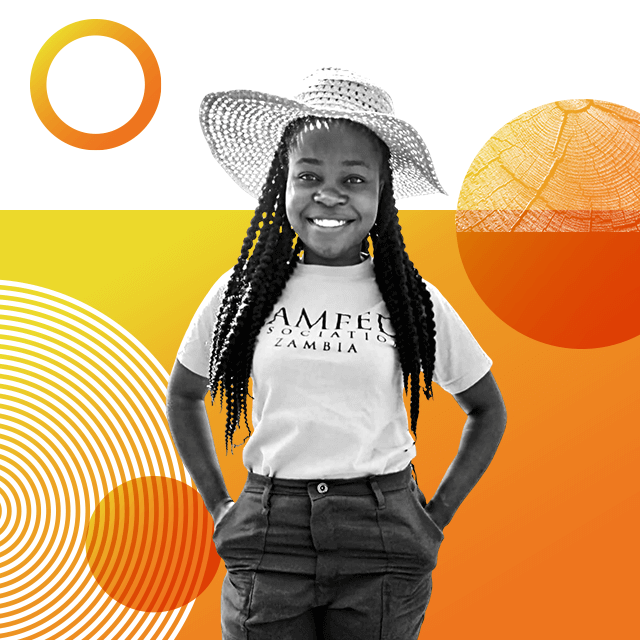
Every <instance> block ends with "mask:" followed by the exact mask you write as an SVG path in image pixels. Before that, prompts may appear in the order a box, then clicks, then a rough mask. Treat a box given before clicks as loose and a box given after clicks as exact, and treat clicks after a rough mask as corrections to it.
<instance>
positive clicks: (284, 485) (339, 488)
mask: <svg viewBox="0 0 640 640" xmlns="http://www.w3.org/2000/svg"><path fill="white" fill-rule="evenodd" d="M410 480H411V466H408V467H406V468H405V469H403V470H402V471H397V472H395V473H387V474H382V475H378V476H366V477H362V478H347V479H336V480H322V479H317V480H292V479H288V478H272V477H269V476H263V475H260V474H258V473H253V472H251V471H249V474H248V476H247V484H246V485H245V491H248V492H249V493H262V506H263V508H264V510H265V511H266V510H268V509H269V497H270V496H271V495H307V494H308V495H309V497H310V498H311V499H312V500H314V499H319V498H323V497H328V496H332V495H334V496H335V495H338V496H362V495H370V494H372V495H373V496H375V498H376V502H377V503H378V507H379V508H384V504H385V500H384V494H385V493H387V492H389V491H398V490H400V489H404V488H405V487H406V486H407V485H408V483H409V481H410Z"/></svg>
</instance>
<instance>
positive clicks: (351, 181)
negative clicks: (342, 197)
mask: <svg viewBox="0 0 640 640" xmlns="http://www.w3.org/2000/svg"><path fill="white" fill-rule="evenodd" d="M345 182H346V183H348V184H363V183H364V182H365V179H364V178H363V177H361V176H349V177H348V178H347V179H346V180H345Z"/></svg>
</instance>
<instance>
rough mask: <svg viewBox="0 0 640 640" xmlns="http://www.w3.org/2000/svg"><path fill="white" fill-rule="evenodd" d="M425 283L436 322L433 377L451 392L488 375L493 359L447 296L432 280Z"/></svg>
mask: <svg viewBox="0 0 640 640" xmlns="http://www.w3.org/2000/svg"><path fill="white" fill-rule="evenodd" d="M425 284H426V285H427V288H428V290H429V293H430V294H431V300H432V302H433V310H434V314H435V322H436V365H435V370H434V372H433V381H434V382H436V383H437V384H438V385H440V386H441V387H442V388H443V389H444V390H445V391H448V392H449V393H451V394H454V393H461V392H462V391H466V390H467V389H468V388H469V387H472V386H473V385H474V384H475V383H476V382H478V380H480V379H481V378H482V377H483V376H485V375H486V374H487V373H488V371H489V370H490V369H491V365H492V364H493V362H492V361H491V358H489V356H488V355H487V354H486V353H485V352H484V351H483V350H482V348H481V347H480V345H479V344H478V342H477V341H476V339H475V338H474V337H473V335H472V334H471V331H469V329H467V326H466V325H465V323H464V322H462V319H461V318H460V316H459V315H458V314H457V313H456V311H455V309H454V308H453V307H452V306H451V305H450V304H449V303H448V302H447V300H446V299H445V298H444V296H443V295H442V294H441V293H440V292H439V291H438V290H437V289H436V288H435V287H434V286H433V285H432V284H430V283H428V282H425Z"/></svg>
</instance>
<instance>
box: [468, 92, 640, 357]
mask: <svg viewBox="0 0 640 640" xmlns="http://www.w3.org/2000/svg"><path fill="white" fill-rule="evenodd" d="M638 175H640V114H638V113H636V112H635V111H632V110H631V109H628V108H626V107H622V106H620V105H616V104H612V103H609V102H602V101H599V100H563V101H559V102H553V103H550V104H546V105H543V106H541V107H537V108H536V109H532V110H531V111H528V112H526V113H524V114H522V115H521V116H519V117H518V118H516V119H514V120H512V121H511V122H509V123H508V124H506V125H505V126H504V127H502V129H500V130H499V131H498V132H497V133H495V134H494V135H493V136H492V137H491V138H490V140H489V141H488V142H487V143H486V144H485V145H484V147H483V148H482V149H481V150H480V152H479V153H478V155H477V156H476V158H475V159H474V161H473V163H472V164H471V167H470V168H469V171H468V172H467V175H466V177H465V180H464V183H463V185H462V189H461V191H460V197H459V200H458V212H457V215H456V228H457V231H458V234H457V238H458V248H459V250H460V257H461V259H462V262H463V264H464V267H465V269H466V272H467V275H468V276H469V279H470V280H471V282H472V284H473V286H474V287H475V289H476V291H477V292H478V294H479V295H480V297H481V298H482V299H483V301H484V302H485V303H486V304H487V306H488V307H489V308H490V309H491V310H492V311H493V312H494V313H495V314H496V315H498V316H499V317H500V318H501V319H502V320H503V321H504V322H506V323H507V324H508V325H509V326H511V327H512V328H514V329H516V330H517V331H519V332H521V333H523V334H524V335H527V336H529V337H531V338H533V339H535V340H538V341H540V342H544V343H546V344H550V345H554V346H560V347H568V348H573V349H587V348H596V347H604V346H609V345H613V344H618V343H620V342H624V341H626V340H629V339H631V338H634V337H635V336H637V335H640V278H638V273H640V233H638V232H639V231H640V187H639V183H638Z"/></svg>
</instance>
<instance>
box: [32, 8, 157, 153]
mask: <svg viewBox="0 0 640 640" xmlns="http://www.w3.org/2000/svg"><path fill="white" fill-rule="evenodd" d="M85 36H106V37H107V38H113V39H114V40H117V41H118V42H120V43H121V44H123V45H124V46H125V47H128V48H129V49H130V50H131V52H132V53H133V54H134V55H135V56H136V58H137V59H138V61H139V62H140V66H141V67H142V72H143V73H144V95H143V97H142V102H141V104H140V107H139V108H138V110H137V111H136V113H135V114H134V115H133V117H132V118H131V120H129V121H128V122H126V123H125V124H123V125H122V126H121V127H119V128H118V129H114V130H113V131H108V132H106V133H85V132H83V131H78V130H77V129H74V128H73V127H70V126H69V125H68V124H66V123H65V122H64V121H63V120H61V119H60V118H59V117H58V115H57V114H56V112H55V111H54V109H53V107H52V106H51V102H50V101H49V95H48V94H47V75H48V74H49V68H50V67H51V63H52V62H53V59H54V58H55V57H56V56H57V55H58V53H59V52H60V51H61V50H62V49H63V48H64V47H66V46H67V45H68V44H69V43H70V42H73V41H74V40H77V39H78V38H84V37H85ZM31 101H32V102H33V106H34V108H35V110H36V113H37V114H38V117H39V118H40V120H41V121H42V124H44V126H45V127H46V128H47V129H48V130H49V131H50V132H51V133H52V134H53V135H54V136H56V138H58V139H59V140H62V141H63V142H66V143H67V144H69V145H71V146H73V147H78V148H80V149H91V150H102V149H113V148H114V147H118V146H120V145H122V144H125V143H126V142H129V140H132V139H133V138H135V137H136V136H137V135H138V134H139V133H140V132H141V131H142V130H143V129H144V128H145V127H146V126H147V125H148V124H149V122H150V121H151V118H153V115H154V114H155V112H156V109H157V108H158V103H159V102H160V67H159V66H158V62H157V60H156V58H155V56H154V55H153V51H151V49H150V48H149V45H148V44H147V43H146V42H145V41H144V40H143V39H142V38H141V37H140V36H139V35H138V34H137V33H136V32H135V31H132V30H131V29H129V28H128V27H125V26H124V25H122V24H119V23H118V22H112V21H111V20H80V21H79V22H74V23H72V24H69V25H67V26H66V27H63V28H62V29H60V31H57V32H56V33H54V34H53V35H52V36H51V37H50V38H49V39H48V40H47V41H46V42H45V43H44V45H43V46H42V48H41V49H40V51H39V52H38V55H37V56H36V59H35V61H34V63H33V68H32V69H31Z"/></svg>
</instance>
